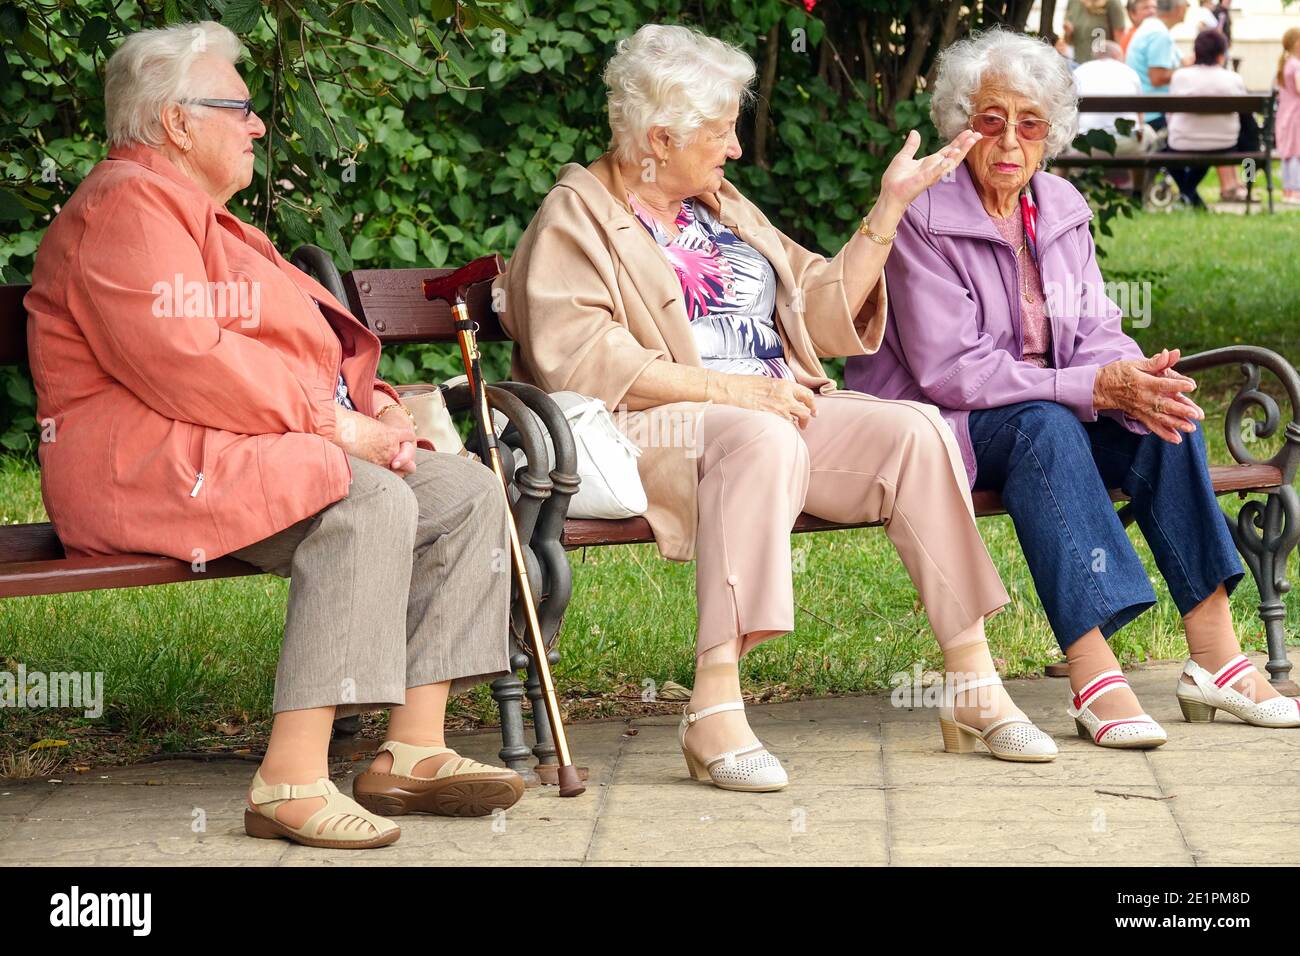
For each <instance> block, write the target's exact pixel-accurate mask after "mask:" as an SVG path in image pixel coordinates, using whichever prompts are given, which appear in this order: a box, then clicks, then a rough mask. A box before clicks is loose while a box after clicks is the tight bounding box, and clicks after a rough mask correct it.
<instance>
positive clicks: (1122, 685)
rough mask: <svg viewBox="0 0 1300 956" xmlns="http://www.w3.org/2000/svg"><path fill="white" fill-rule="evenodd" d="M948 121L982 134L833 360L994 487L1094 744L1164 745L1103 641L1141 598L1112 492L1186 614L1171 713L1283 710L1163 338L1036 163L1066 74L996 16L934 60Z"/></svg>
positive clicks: (1076, 204)
mask: <svg viewBox="0 0 1300 956" xmlns="http://www.w3.org/2000/svg"><path fill="white" fill-rule="evenodd" d="M931 110H932V112H933V116H934V120H935V124H936V126H938V128H939V129H940V130H941V131H942V132H944V133H946V134H947V135H950V136H951V135H955V134H956V133H958V132H960V131H961V130H963V129H973V130H975V131H976V132H978V133H980V135H981V138H980V141H979V142H978V143H976V144H975V146H974V147H973V148H972V149H971V151H970V152H969V153H968V154H967V155H966V159H965V161H964V163H963V165H962V166H961V167H960V169H959V170H958V171H957V176H956V178H955V179H953V181H951V182H945V183H940V184H939V185H937V186H935V187H934V188H933V189H931V190H930V191H929V192H928V193H927V194H926V195H925V196H924V197H923V198H922V199H921V200H920V201H918V202H917V203H916V204H914V205H913V206H912V208H911V209H909V210H908V211H907V213H906V215H905V216H904V217H903V221H902V224H901V225H900V226H899V230H898V240H897V243H898V249H897V250H896V251H895V253H894V255H893V256H891V257H890V260H889V264H888V265H887V266H886V269H885V272H886V275H887V276H888V277H889V281H890V287H891V289H892V290H893V293H894V294H893V296H892V301H891V303H890V312H891V318H892V319H893V321H891V322H890V325H889V329H888V331H887V332H886V334H885V342H884V347H883V348H882V349H881V350H880V351H879V353H877V354H876V355H873V356H871V357H870V358H865V357H854V358H851V359H849V361H848V364H847V367H846V370H845V379H846V380H847V382H848V383H849V385H851V386H852V387H853V388H857V389H861V390H862V391H865V392H870V393H872V394H873V395H881V396H885V397H889V398H898V399H911V400H914V401H920V402H928V403H932V405H933V406H934V407H936V408H937V409H938V410H939V411H941V412H942V414H943V416H944V419H945V420H946V421H947V422H948V425H949V427H951V429H952V430H953V432H954V433H955V434H956V436H957V440H958V442H959V444H960V446H961V449H962V457H963V460H964V461H965V465H966V475H967V478H968V479H969V480H970V482H971V483H972V484H973V485H974V487H976V488H987V489H993V490H997V491H1000V492H1001V494H1002V501H1003V504H1004V506H1005V507H1006V509H1007V512H1008V513H1009V514H1010V515H1011V518H1012V520H1013V521H1014V522H1015V526H1016V533H1017V534H1018V535H1019V537H1020V543H1021V546H1022V547H1023V549H1024V553H1025V559H1026V561H1027V562H1028V564H1029V569H1030V572H1031V573H1032V575H1033V578H1034V585H1035V587H1036V588H1037V590H1038V596H1039V597H1040V598H1041V599H1042V602H1043V608H1044V610H1045V611H1046V613H1047V618H1048V621H1049V623H1050V624H1051V626H1052V630H1053V631H1054V632H1055V635H1056V639H1057V641H1058V642H1059V644H1060V646H1061V648H1062V649H1063V650H1064V651H1065V655H1066V659H1067V661H1068V662H1069V668H1070V684H1071V686H1072V688H1073V691H1074V695H1073V698H1072V700H1071V701H1070V704H1069V707H1068V713H1069V715H1070V717H1072V718H1073V719H1074V721H1075V723H1076V726H1077V729H1078V731H1079V733H1080V735H1081V736H1083V737H1086V738H1088V739H1090V740H1092V741H1093V742H1094V743H1096V744H1098V745H1100V746H1102V747H1120V748H1145V747H1155V746H1159V745H1161V744H1163V743H1164V742H1165V740H1166V735H1165V731H1164V729H1163V728H1162V727H1161V726H1160V725H1159V724H1158V723H1157V722H1156V721H1155V720H1154V719H1153V718H1151V717H1150V716H1149V715H1147V714H1146V713H1144V712H1143V709H1142V706H1141V704H1140V703H1139V702H1138V699H1137V697H1136V696H1135V695H1134V694H1133V691H1132V689H1131V688H1130V687H1129V686H1128V682H1127V681H1126V680H1125V678H1124V675H1123V673H1122V672H1121V671H1120V668H1119V663H1118V661H1117V660H1116V659H1115V655H1114V654H1113V653H1111V650H1110V647H1109V646H1108V645H1107V643H1106V640H1107V638H1109V637H1110V636H1111V635H1112V634H1114V633H1115V632H1116V631H1118V630H1119V629H1120V628H1121V627H1123V626H1124V625H1125V624H1128V623H1129V622H1130V621H1132V620H1133V619H1134V618H1136V617H1137V616H1138V615H1139V614H1141V613H1142V612H1143V611H1144V610H1146V609H1147V608H1149V607H1151V605H1153V604H1154V603H1155V600H1156V596H1155V592H1154V591H1153V590H1152V588H1151V581H1150V579H1149V578H1148V576H1147V572H1146V569H1145V568H1144V566H1143V564H1142V561H1141V560H1140V558H1139V557H1138V554H1137V552H1136V551H1135V550H1134V549H1133V546H1132V544H1131V543H1130V542H1129V539H1128V535H1127V534H1126V533H1125V530H1124V526H1123V524H1122V522H1121V521H1120V519H1119V517H1118V516H1117V515H1116V513H1115V508H1114V506H1113V504H1112V503H1111V500H1110V496H1109V494H1108V492H1107V489H1108V488H1116V487H1118V488H1122V489H1123V490H1124V491H1125V492H1127V493H1128V494H1129V496H1130V497H1131V498H1132V508H1133V513H1134V516H1135V518H1136V519H1137V524H1138V527H1139V528H1141V530H1142V533H1143V535H1144V536H1145V537H1146V540H1147V543H1148V544H1149V545H1150V546H1151V552H1152V555H1153V556H1154V558H1155V562H1156V565H1157V567H1158V568H1159V569H1160V573H1161V575H1162V576H1163V577H1164V579H1165V582H1166V584H1167V585H1168V586H1169V592H1170V594H1171V596H1172V597H1173V599H1174V602H1175V603H1176V604H1177V605H1178V610H1179V612H1180V613H1181V614H1182V616H1183V624H1184V628H1185V630H1186V634H1187V645H1188V650H1189V651H1190V659H1189V660H1188V661H1187V662H1186V664H1185V665H1184V667H1183V674H1182V676H1181V678H1180V679H1179V681H1178V686H1177V688H1176V695H1177V698H1178V701H1179V705H1180V707H1181V709H1182V712H1183V714H1184V715H1185V717H1186V718H1187V719H1188V720H1193V721H1205V720H1209V719H1211V718H1212V717H1213V716H1214V714H1215V712H1216V711H1218V710H1225V711H1227V712H1229V713H1231V714H1234V715H1236V716H1237V717H1239V718H1241V719H1242V720H1244V721H1246V722H1247V723H1251V724H1256V725H1259V726H1265V727H1295V726H1300V713H1298V707H1297V701H1295V700H1291V699H1288V698H1285V697H1282V696H1280V695H1279V694H1278V693H1277V691H1276V690H1275V689H1274V688H1272V687H1271V686H1269V683H1268V681H1267V680H1266V679H1265V678H1264V675H1262V674H1261V673H1260V672H1259V671H1258V670H1256V669H1255V668H1254V666H1252V665H1251V663H1250V661H1249V660H1248V659H1247V658H1246V657H1245V656H1244V655H1243V654H1242V653H1241V645H1240V643H1239V642H1238V640H1237V635H1236V633H1235V631H1234V630H1233V623H1232V614H1231V613H1230V611H1229V607H1228V595H1229V594H1230V593H1231V592H1232V589H1233V588H1234V587H1235V586H1236V584H1237V582H1238V581H1240V580H1241V577H1242V573H1243V570H1242V567H1241V562H1240V561H1239V560H1238V558H1237V552H1236V549H1235V548H1234V547H1233V543H1232V538H1231V536H1230V535H1229V533H1228V529H1227V527H1226V526H1225V524H1224V520H1223V515H1222V513H1221V512H1220V510H1219V506H1218V503H1217V501H1216V499H1215V496H1214V490H1213V486H1212V485H1211V482H1210V476H1209V468H1208V465H1207V464H1206V456H1205V440H1204V437H1203V435H1202V431H1201V425H1200V421H1201V419H1202V418H1203V417H1204V415H1203V413H1202V412H1201V409H1200V408H1199V407H1198V406H1197V405H1196V403H1195V402H1193V401H1192V400H1191V398H1189V397H1188V394H1187V393H1188V392H1190V391H1191V390H1192V389H1194V388H1195V383H1194V382H1193V381H1191V380H1190V379H1188V378H1186V377H1185V376H1183V375H1180V374H1178V373H1177V372H1175V371H1174V368H1173V367H1174V364H1175V363H1176V362H1177V361H1178V358H1179V354H1178V352H1177V350H1174V351H1172V352H1171V351H1169V350H1164V351H1161V352H1159V353H1157V354H1155V355H1152V356H1150V357H1147V356H1145V355H1144V354H1143V352H1142V350H1141V348H1139V347H1138V344H1137V343H1136V342H1134V341H1133V339H1131V338H1130V337H1129V336H1128V335H1126V334H1125V333H1124V331H1123V329H1122V328H1121V320H1122V315H1121V313H1120V310H1119V309H1118V308H1117V307H1116V305H1115V303H1114V302H1112V301H1111V300H1110V299H1109V298H1108V297H1107V295H1106V292H1105V287H1104V285H1103V282H1102V277H1101V272H1100V270H1099V269H1098V267H1097V259H1096V252H1095V250H1094V248H1093V241H1092V235H1091V233H1090V232H1089V229H1088V221H1089V220H1090V219H1091V218H1092V213H1091V211H1090V210H1089V208H1088V204H1087V202H1086V201H1085V200H1084V198H1083V197H1082V196H1081V195H1080V194H1079V192H1078V190H1076V189H1075V188H1074V186H1073V185H1071V184H1070V183H1069V182H1067V181H1066V180H1064V179H1062V178H1060V177H1057V176H1052V175H1049V174H1047V173H1045V172H1042V171H1041V169H1042V167H1043V165H1044V164H1045V163H1046V161H1047V160H1049V159H1051V157H1052V155H1053V154H1054V153H1056V152H1057V151H1059V150H1061V149H1063V148H1064V147H1065V146H1066V145H1068V144H1069V142H1070V139H1071V137H1072V136H1073V134H1074V128H1075V126H1076V120H1077V115H1078V107H1077V100H1076V95H1075V90H1074V84H1073V82H1072V80H1071V77H1070V72H1069V70H1068V68H1067V67H1066V66H1065V63H1064V61H1063V60H1062V59H1061V57H1060V56H1059V55H1057V53H1056V52H1055V51H1054V50H1052V49H1051V47H1049V46H1047V45H1046V44H1045V43H1042V42H1040V41H1038V40H1035V39H1032V38H1030V37H1026V36H1023V35H1019V34H1011V33H1006V32H1004V31H1000V30H995V31H991V32H989V33H987V34H985V35H983V36H978V37H974V38H970V39H967V40H963V41H961V42H959V43H957V44H955V45H954V46H952V47H950V48H949V49H948V50H947V51H945V53H944V54H943V58H942V60H941V62H940V65H939V69H938V75H937V77H936V79H935V83H934V96H933V99H932V101H931Z"/></svg>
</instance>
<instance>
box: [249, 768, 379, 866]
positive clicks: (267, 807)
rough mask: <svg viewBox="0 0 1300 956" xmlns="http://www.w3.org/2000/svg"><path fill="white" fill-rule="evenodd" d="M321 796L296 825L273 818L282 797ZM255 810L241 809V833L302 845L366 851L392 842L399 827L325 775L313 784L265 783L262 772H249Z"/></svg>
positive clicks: (292, 798) (281, 801)
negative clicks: (312, 810)
mask: <svg viewBox="0 0 1300 956" xmlns="http://www.w3.org/2000/svg"><path fill="white" fill-rule="evenodd" d="M309 797H324V798H325V806H323V807H321V808H320V809H319V810H317V811H316V812H315V813H313V814H312V815H311V816H310V817H308V818H307V821H306V822H305V823H303V825H302V826H300V827H296V828H295V827H291V826H289V825H288V824H287V823H284V822H283V821H281V820H277V819H276V817H275V811H276V808H278V807H279V806H280V804H282V803H284V802H285V801H286V800H302V799H306V798H309ZM249 799H250V800H252V802H253V806H254V807H255V808H256V809H245V810H244V832H245V833H247V834H248V835H249V836H251V837H257V838H258V839H263V840H276V839H282V840H291V841H292V842H294V843H299V844H302V845H303V846H313V847H322V848H325V849H331V850H368V849H370V848H371V847H377V846H388V845H389V844H391V843H396V842H397V838H398V837H400V836H401V835H402V831H401V829H400V828H399V827H398V826H397V824H396V823H394V822H393V821H392V820H385V819H384V818H383V817H380V816H376V815H375V814H373V813H369V812H367V811H366V810H365V808H364V807H362V806H360V805H359V804H358V803H357V802H356V801H355V800H353V799H352V798H351V797H346V796H344V795H343V794H342V793H340V792H339V788H338V787H336V786H334V784H333V783H332V782H331V781H330V779H329V778H328V777H321V778H320V779H319V780H317V781H316V782H315V783H303V784H290V783H277V784H268V783H267V782H266V781H264V780H263V779H262V771H261V770H259V771H258V772H257V773H256V774H254V775H253V786H252V790H251V792H250V794H249Z"/></svg>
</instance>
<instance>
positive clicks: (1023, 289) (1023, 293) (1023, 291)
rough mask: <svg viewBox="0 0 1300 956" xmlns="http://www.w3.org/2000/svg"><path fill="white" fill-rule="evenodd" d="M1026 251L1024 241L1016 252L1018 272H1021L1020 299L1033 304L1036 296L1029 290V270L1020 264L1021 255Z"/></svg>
mask: <svg viewBox="0 0 1300 956" xmlns="http://www.w3.org/2000/svg"><path fill="white" fill-rule="evenodd" d="M1024 251H1025V244H1024V242H1023V241H1022V242H1021V243H1020V248H1019V249H1017V250H1016V267H1017V270H1018V271H1019V272H1020V297H1021V298H1022V299H1024V300H1025V301H1026V302H1033V301H1034V296H1033V293H1032V292H1031V291H1030V289H1029V281H1028V280H1029V276H1028V275H1027V273H1028V272H1029V270H1028V269H1026V268H1024V267H1023V266H1021V264H1020V253H1022V252H1024Z"/></svg>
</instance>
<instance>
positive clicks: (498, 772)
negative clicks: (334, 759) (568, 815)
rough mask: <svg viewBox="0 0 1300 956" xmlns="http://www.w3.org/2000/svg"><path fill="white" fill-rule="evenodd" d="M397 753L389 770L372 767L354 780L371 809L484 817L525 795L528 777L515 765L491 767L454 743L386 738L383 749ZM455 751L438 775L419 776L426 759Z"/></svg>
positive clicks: (355, 795) (357, 791)
mask: <svg viewBox="0 0 1300 956" xmlns="http://www.w3.org/2000/svg"><path fill="white" fill-rule="evenodd" d="M385 751H387V752H388V753H391V754H392V755H393V766H392V768H391V769H390V770H389V772H388V773H376V772H375V771H373V770H367V771H366V772H365V773H363V774H361V775H360V776H358V777H357V779H356V781H355V782H354V783H353V784H352V796H353V798H354V799H355V800H356V801H357V803H359V804H361V805H362V806H363V807H365V808H366V809H367V810H370V811H372V812H374V813H382V814H383V815H384V816H387V817H396V816H401V815H402V814H405V813H436V814H439V815H440V816H445V817H482V816H486V815H487V814H489V813H492V812H493V811H494V810H505V809H507V808H508V807H512V806H514V805H515V804H516V803H517V802H518V801H519V798H520V797H522V796H523V795H524V779H523V777H521V776H519V774H517V773H515V772H514V771H513V770H506V769H505V768H503V767H491V766H488V765H487V764H482V763H479V762H478V761H476V760H470V759H469V758H468V757H462V756H460V755H459V754H457V753H456V751H454V750H451V749H450V748H448V747H417V746H415V745H413V744H404V743H401V742H399V741H396V740H389V741H385V742H384V743H383V744H380V746H379V752H380V753H384V752H385ZM440 754H451V759H450V760H448V761H447V762H446V763H444V764H443V765H442V766H440V767H439V768H438V769H437V771H436V772H435V773H434V775H433V776H432V777H417V776H415V773H414V771H415V767H416V765H417V764H418V763H419V762H420V761H421V760H426V759H428V758H429V757H437V756H439V755H440Z"/></svg>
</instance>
